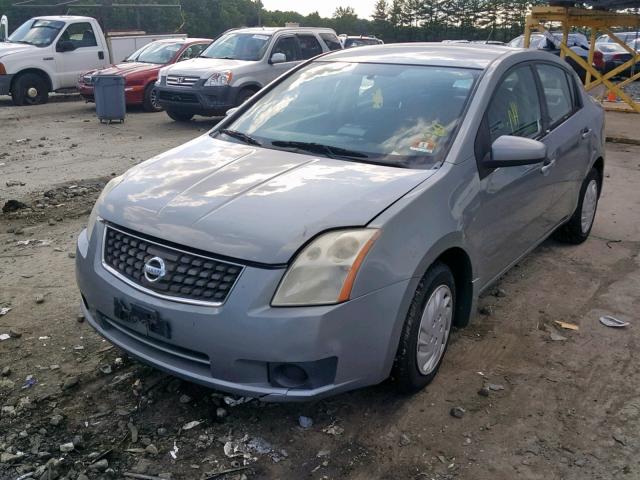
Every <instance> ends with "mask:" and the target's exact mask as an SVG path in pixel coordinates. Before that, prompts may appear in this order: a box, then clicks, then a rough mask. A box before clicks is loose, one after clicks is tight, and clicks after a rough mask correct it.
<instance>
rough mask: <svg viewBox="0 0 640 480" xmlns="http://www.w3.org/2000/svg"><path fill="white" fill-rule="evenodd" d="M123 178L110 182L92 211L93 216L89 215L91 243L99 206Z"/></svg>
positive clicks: (88, 223) (88, 230) (113, 179)
mask: <svg viewBox="0 0 640 480" xmlns="http://www.w3.org/2000/svg"><path fill="white" fill-rule="evenodd" d="M123 178H124V177H123V176H122V175H120V176H119V177H115V178H112V179H111V180H109V182H108V183H107V184H106V185H105V186H104V188H103V189H102V193H100V196H99V197H98V200H96V203H95V205H94V206H93V209H92V210H91V214H90V215H89V221H88V222H87V238H88V240H89V241H91V235H93V230H94V229H95V227H96V222H97V221H98V205H100V203H101V202H102V200H103V199H104V197H106V196H107V195H108V194H109V192H111V190H113V189H114V188H116V187H117V186H118V185H119V184H120V182H121V181H122V179H123Z"/></svg>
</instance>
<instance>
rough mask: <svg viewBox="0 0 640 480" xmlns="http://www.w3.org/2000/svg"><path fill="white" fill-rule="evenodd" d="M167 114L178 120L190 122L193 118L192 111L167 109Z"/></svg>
mask: <svg viewBox="0 0 640 480" xmlns="http://www.w3.org/2000/svg"><path fill="white" fill-rule="evenodd" d="M167 115H169V117H170V118H171V119H172V120H175V121H176V122H188V121H189V120H191V119H192V118H193V114H192V113H182V112H174V111H172V110H167Z"/></svg>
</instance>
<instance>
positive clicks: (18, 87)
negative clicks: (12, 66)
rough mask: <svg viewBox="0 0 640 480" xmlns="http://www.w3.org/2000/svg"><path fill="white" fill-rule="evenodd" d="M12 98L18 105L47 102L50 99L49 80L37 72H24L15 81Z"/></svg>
mask: <svg viewBox="0 0 640 480" xmlns="http://www.w3.org/2000/svg"><path fill="white" fill-rule="evenodd" d="M11 98H12V100H13V103H14V104H15V105H18V106H22V105H41V104H43V103H47V100H49V89H48V86H47V81H46V80H45V79H44V78H42V77H41V76H40V75H37V74H35V73H23V74H22V75H20V76H19V77H18V78H16V80H15V81H14V82H13V87H12V88H11Z"/></svg>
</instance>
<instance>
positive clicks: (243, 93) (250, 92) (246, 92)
mask: <svg viewBox="0 0 640 480" xmlns="http://www.w3.org/2000/svg"><path fill="white" fill-rule="evenodd" d="M257 92H258V90H256V89H254V88H244V89H242V90H240V93H238V96H237V97H236V105H235V106H236V107H239V106H240V105H242V104H243V103H244V102H246V101H247V100H249V99H250V98H251V97H253V96H254V95H255V94H256V93H257Z"/></svg>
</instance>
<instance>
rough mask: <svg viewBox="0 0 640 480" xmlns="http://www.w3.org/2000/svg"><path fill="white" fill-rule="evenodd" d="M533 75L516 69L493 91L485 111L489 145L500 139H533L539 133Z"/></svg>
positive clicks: (539, 125)
mask: <svg viewBox="0 0 640 480" xmlns="http://www.w3.org/2000/svg"><path fill="white" fill-rule="evenodd" d="M536 92H537V87H536V82H535V78H534V76H533V71H532V70H531V67H529V66H522V67H516V68H514V69H513V70H511V72H509V73H508V74H507V76H506V77H504V78H503V79H502V80H501V81H500V84H499V85H498V87H497V88H496V90H495V92H494V94H493V97H492V98H491V103H490V104H489V108H488V109H487V122H488V125H489V133H490V135H491V141H492V142H493V141H494V140H495V139H496V138H498V137H500V136H502V135H514V136H517V137H528V138H534V137H536V136H538V135H539V134H540V132H541V131H542V115H541V112H540V103H539V101H538V95H537V93H536Z"/></svg>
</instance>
